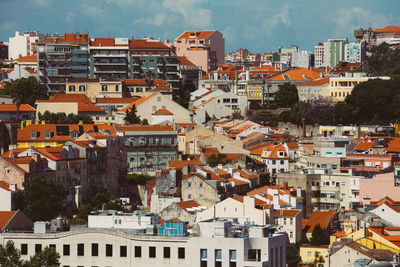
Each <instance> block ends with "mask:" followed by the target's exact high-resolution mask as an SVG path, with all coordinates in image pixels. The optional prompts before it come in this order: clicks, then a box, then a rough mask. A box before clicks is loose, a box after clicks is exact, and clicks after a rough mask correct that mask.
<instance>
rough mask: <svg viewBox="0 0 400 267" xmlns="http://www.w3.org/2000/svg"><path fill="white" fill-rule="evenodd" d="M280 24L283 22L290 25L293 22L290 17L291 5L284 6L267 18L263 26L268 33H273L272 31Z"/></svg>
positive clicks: (287, 25)
mask: <svg viewBox="0 0 400 267" xmlns="http://www.w3.org/2000/svg"><path fill="white" fill-rule="evenodd" d="M280 24H283V25H285V26H286V27H289V26H290V25H291V24H292V21H291V19H290V6H289V5H287V4H286V5H283V6H282V10H281V12H279V13H276V14H274V15H273V16H272V17H270V18H267V19H265V20H264V21H263V24H262V28H263V30H264V32H265V33H266V34H267V35H271V34H272V31H273V30H274V29H275V28H276V27H278V25H280Z"/></svg>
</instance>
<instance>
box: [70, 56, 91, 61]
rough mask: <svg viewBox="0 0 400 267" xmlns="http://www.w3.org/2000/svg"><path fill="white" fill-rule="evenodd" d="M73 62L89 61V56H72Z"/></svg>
mask: <svg viewBox="0 0 400 267" xmlns="http://www.w3.org/2000/svg"><path fill="white" fill-rule="evenodd" d="M71 61H72V62H87V61H88V58H86V57H73V58H71Z"/></svg>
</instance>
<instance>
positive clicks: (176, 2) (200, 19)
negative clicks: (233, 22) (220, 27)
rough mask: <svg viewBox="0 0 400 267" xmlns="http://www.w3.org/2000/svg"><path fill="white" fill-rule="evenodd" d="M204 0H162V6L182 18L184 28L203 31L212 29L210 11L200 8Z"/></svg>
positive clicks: (204, 2)
mask: <svg viewBox="0 0 400 267" xmlns="http://www.w3.org/2000/svg"><path fill="white" fill-rule="evenodd" d="M206 3H207V1H206V0H164V1H163V4H162V6H163V7H164V8H166V9H167V10H168V11H169V12H173V13H177V14H179V15H181V16H182V17H183V22H184V25H185V26H188V27H192V28H196V29H205V28H211V27H212V22H211V20H212V12H211V9H206V8H202V7H201V6H202V5H204V4H206Z"/></svg>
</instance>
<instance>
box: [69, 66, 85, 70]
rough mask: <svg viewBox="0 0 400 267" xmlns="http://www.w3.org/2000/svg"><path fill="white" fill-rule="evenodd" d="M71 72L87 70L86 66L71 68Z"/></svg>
mask: <svg viewBox="0 0 400 267" xmlns="http://www.w3.org/2000/svg"><path fill="white" fill-rule="evenodd" d="M71 68H72V70H87V69H88V67H87V66H72V67H71Z"/></svg>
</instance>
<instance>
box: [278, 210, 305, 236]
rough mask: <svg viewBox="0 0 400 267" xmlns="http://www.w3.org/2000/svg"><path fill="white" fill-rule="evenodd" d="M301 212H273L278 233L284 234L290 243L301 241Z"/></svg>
mask: <svg viewBox="0 0 400 267" xmlns="http://www.w3.org/2000/svg"><path fill="white" fill-rule="evenodd" d="M302 220H303V212H302V211H301V210H283V209H279V210H275V224H276V225H278V229H279V231H282V232H286V233H287V235H288V238H289V242H290V243H296V242H298V241H300V240H301V227H302V225H301V221H302Z"/></svg>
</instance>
